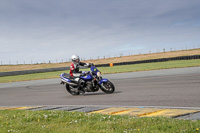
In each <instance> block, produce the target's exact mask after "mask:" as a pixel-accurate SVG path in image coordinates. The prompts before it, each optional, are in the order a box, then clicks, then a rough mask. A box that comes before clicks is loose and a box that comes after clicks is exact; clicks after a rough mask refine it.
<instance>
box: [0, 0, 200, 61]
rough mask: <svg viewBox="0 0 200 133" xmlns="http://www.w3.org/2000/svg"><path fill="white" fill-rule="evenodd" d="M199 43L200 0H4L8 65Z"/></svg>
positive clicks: (0, 55) (2, 28)
mask: <svg viewBox="0 0 200 133" xmlns="http://www.w3.org/2000/svg"><path fill="white" fill-rule="evenodd" d="M186 46H187V48H194V47H199V46H200V1H199V0H56V1H55V0H0V61H1V62H3V64H9V62H10V63H11V64H16V62H17V61H18V63H24V62H25V63H31V61H32V63H34V62H36V61H37V62H43V61H45V62H48V61H49V60H51V61H52V62H55V61H56V59H57V61H61V60H62V59H63V60H64V61H66V59H67V60H68V59H69V58H70V57H71V55H72V54H78V55H79V56H80V57H81V58H87V59H89V58H90V57H92V58H97V57H98V56H99V57H100V58H102V57H103V56H106V57H108V56H111V57H113V56H116V55H119V54H120V53H123V54H124V55H129V54H139V53H140V52H141V53H148V52H149V51H150V50H151V52H157V51H158V50H160V51H162V50H163V48H165V49H166V50H170V48H172V49H176V50H177V49H182V48H184V49H186Z"/></svg>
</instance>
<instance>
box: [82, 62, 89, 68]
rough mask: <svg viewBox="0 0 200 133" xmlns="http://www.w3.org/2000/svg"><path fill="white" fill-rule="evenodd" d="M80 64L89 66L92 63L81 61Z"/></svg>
mask: <svg viewBox="0 0 200 133" xmlns="http://www.w3.org/2000/svg"><path fill="white" fill-rule="evenodd" d="M79 65H80V66H87V67H90V63H84V62H80V63H79Z"/></svg>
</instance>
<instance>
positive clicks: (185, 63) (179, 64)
mask: <svg viewBox="0 0 200 133" xmlns="http://www.w3.org/2000/svg"><path fill="white" fill-rule="evenodd" d="M195 66H200V59H196V60H180V61H167V62H157V63H144V64H135V65H123V66H113V67H99V68H98V69H99V70H100V71H101V72H102V74H110V73H126V72H136V71H149V70H159V69H171V68H184V67H195ZM88 70H89V69H83V71H88ZM63 72H65V73H69V70H68V71H56V72H47V73H37V74H26V75H18V76H7V77H0V83H5V82H16V81H29V80H39V79H51V78H59V75H60V74H61V73H63Z"/></svg>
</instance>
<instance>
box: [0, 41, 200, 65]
mask: <svg viewBox="0 0 200 133" xmlns="http://www.w3.org/2000/svg"><path fill="white" fill-rule="evenodd" d="M199 48H200V45H198V47H195V46H193V48H188V46H186V47H182V49H176V48H170V49H166V48H163V49H162V50H156V51H155V50H154V51H152V50H149V51H148V52H141V51H137V52H138V53H136V52H133V51H129V52H126V53H123V52H119V53H118V54H113V55H104V56H93V57H89V58H80V60H81V61H85V60H95V59H108V58H114V57H123V56H131V55H141V54H154V53H165V52H172V51H180V50H193V49H199ZM65 62H71V59H70V58H68V59H55V60H43V61H37V60H30V61H29V63H28V62H26V61H24V62H23V63H22V62H20V61H8V62H6V63H5V62H3V61H0V65H25V64H51V63H65Z"/></svg>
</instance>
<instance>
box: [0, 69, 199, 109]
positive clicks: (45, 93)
mask: <svg viewBox="0 0 200 133" xmlns="http://www.w3.org/2000/svg"><path fill="white" fill-rule="evenodd" d="M103 77H104V78H108V79H109V80H110V81H111V82H113V84H114V85H115V89H116V91H115V92H114V93H113V94H105V93H103V92H102V91H98V92H95V93H85V94H81V95H79V96H72V95H70V94H69V93H68V92H67V91H66V90H65V86H63V85H61V84H60V80H59V79H48V80H36V81H24V82H13V83H0V106H27V105H28V106H41V105H76V106H79V105H82V106H83V105H84V106H87V105H89V106H115V107H124V106H127V107H134V106H138V107H168V108H190V109H200V67H190V68H178V69H165V70H154V71H145V72H130V73H121V74H107V75H103Z"/></svg>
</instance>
